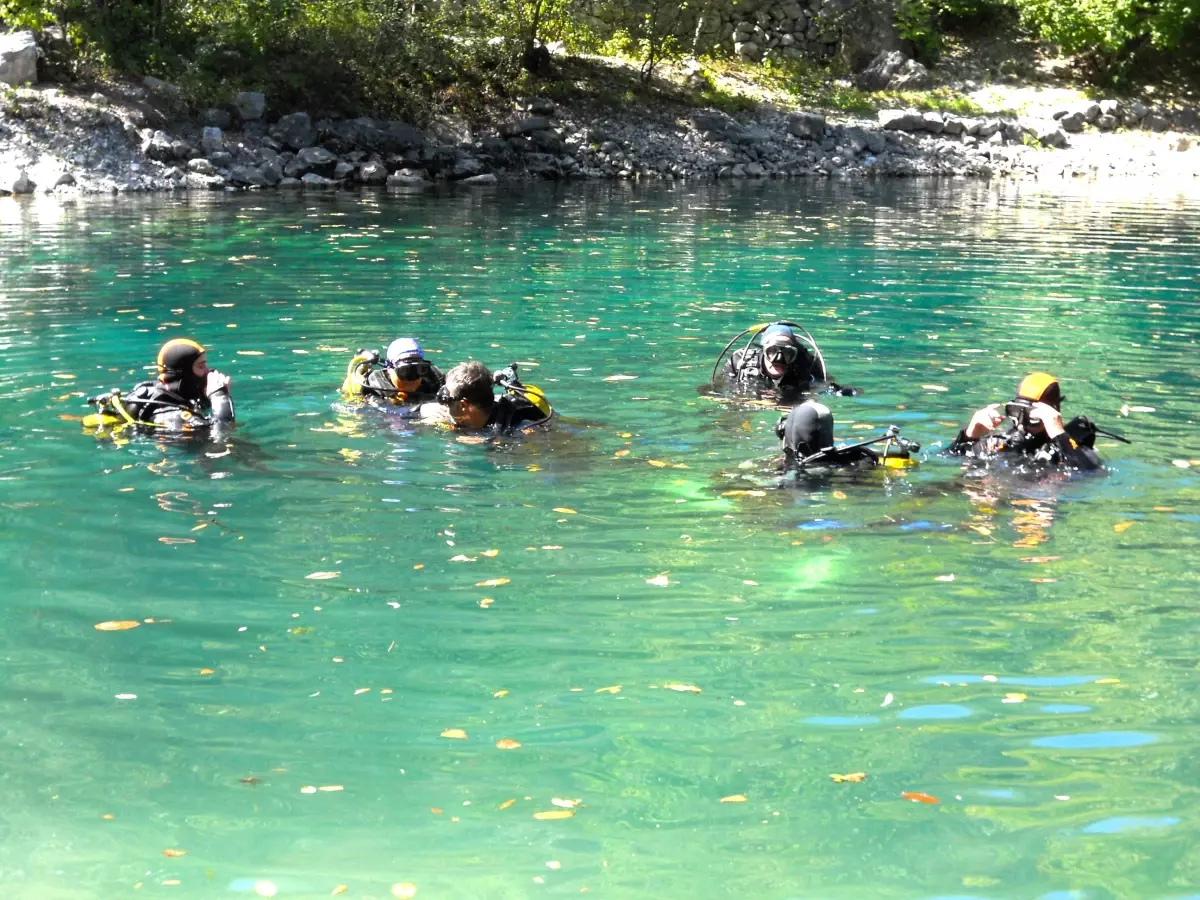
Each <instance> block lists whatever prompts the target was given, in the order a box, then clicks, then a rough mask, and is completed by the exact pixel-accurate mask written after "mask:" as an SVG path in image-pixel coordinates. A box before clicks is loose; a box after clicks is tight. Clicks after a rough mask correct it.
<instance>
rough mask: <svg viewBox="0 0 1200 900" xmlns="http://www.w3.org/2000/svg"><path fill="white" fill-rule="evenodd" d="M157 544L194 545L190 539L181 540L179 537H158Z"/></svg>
mask: <svg viewBox="0 0 1200 900" xmlns="http://www.w3.org/2000/svg"><path fill="white" fill-rule="evenodd" d="M158 542H159V543H160V544H194V543H196V542H195V540H193V539H192V538H181V537H160V538H159V539H158Z"/></svg>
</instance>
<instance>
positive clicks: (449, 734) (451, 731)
mask: <svg viewBox="0 0 1200 900" xmlns="http://www.w3.org/2000/svg"><path fill="white" fill-rule="evenodd" d="M442 737H444V738H450V739H451V740H455V741H465V740H466V739H467V733H466V732H465V731H463V730H462V729H461V728H447V729H446V730H445V731H443V732H442Z"/></svg>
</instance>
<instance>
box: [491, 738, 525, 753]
mask: <svg viewBox="0 0 1200 900" xmlns="http://www.w3.org/2000/svg"><path fill="white" fill-rule="evenodd" d="M520 746H521V742H520V741H514V740H513V739H512V738H500V740H498V741H496V747H497V748H498V749H500V750H516V749H517V748H518V747H520Z"/></svg>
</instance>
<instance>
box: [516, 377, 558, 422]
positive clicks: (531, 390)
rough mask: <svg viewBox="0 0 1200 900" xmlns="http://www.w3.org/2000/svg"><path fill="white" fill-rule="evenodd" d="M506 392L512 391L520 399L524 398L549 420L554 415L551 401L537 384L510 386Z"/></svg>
mask: <svg viewBox="0 0 1200 900" xmlns="http://www.w3.org/2000/svg"><path fill="white" fill-rule="evenodd" d="M506 390H509V391H512V392H513V393H514V394H516V395H517V396H519V397H524V398H525V399H526V400H528V401H529V402H530V403H532V404H533V405H534V406H536V407H537V408H538V409H539V410H540V411H541V412H542V414H543V415H544V416H546V418H549V417H550V416H552V415H553V414H554V410H553V408H551V406H550V399H549V398H548V397H547V396H546V392H545V391H543V390H542V389H541V388H540V387H538V386H537V385H536V384H521V385H508V386H507V387H506Z"/></svg>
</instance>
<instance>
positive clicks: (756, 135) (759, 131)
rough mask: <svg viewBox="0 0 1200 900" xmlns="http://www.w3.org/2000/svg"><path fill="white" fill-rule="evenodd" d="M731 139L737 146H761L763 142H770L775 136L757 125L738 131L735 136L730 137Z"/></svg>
mask: <svg viewBox="0 0 1200 900" xmlns="http://www.w3.org/2000/svg"><path fill="white" fill-rule="evenodd" d="M731 137H732V138H733V140H735V141H737V142H738V143H739V144H761V143H762V142H764V141H769V140H771V139H772V138H774V137H775V135H773V134H771V132H769V131H767V129H765V128H760V127H759V126H757V125H748V126H746V127H745V128H742V129H739V131H738V132H737V134H734V135H731Z"/></svg>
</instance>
